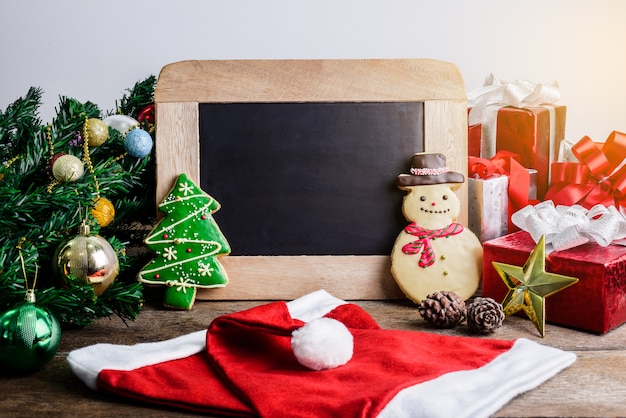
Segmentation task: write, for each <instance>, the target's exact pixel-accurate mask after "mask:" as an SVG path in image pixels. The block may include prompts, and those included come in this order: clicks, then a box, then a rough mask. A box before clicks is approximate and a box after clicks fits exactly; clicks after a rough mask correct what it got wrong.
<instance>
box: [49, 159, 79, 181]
mask: <svg viewBox="0 0 626 418" xmlns="http://www.w3.org/2000/svg"><path fill="white" fill-rule="evenodd" d="M84 172H85V167H84V166H83V162H82V161H81V160H80V159H79V158H78V157H75V156H73V155H69V154H65V155H61V156H59V157H57V158H55V159H54V161H53V163H52V175H53V176H54V178H55V179H56V180H57V181H58V182H60V183H63V182H71V181H76V180H78V179H79V178H81V177H82V175H83V173H84Z"/></svg>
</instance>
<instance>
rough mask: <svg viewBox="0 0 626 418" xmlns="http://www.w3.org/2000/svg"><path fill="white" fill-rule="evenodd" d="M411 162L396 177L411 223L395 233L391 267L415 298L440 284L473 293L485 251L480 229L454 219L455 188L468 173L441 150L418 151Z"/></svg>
mask: <svg viewBox="0 0 626 418" xmlns="http://www.w3.org/2000/svg"><path fill="white" fill-rule="evenodd" d="M411 165H412V167H411V173H410V174H401V175H400V176H398V178H397V179H396V185H397V186H398V187H399V188H400V189H402V190H405V191H407V192H408V193H407V195H406V196H405V197H404V201H403V204H402V212H403V214H404V216H405V218H406V219H407V220H408V221H409V222H411V223H410V224H409V225H408V226H407V227H406V228H405V229H404V230H403V231H402V232H400V234H399V235H398V237H397V239H396V242H395V244H394V247H393V249H392V254H391V273H392V275H393V277H394V279H395V281H396V283H397V284H398V286H399V287H400V289H401V290H402V291H403V292H404V294H405V295H406V296H407V297H408V298H409V299H411V300H413V301H414V302H416V303H420V302H421V301H422V300H423V299H425V298H426V297H427V296H428V295H429V294H431V293H434V292H438V291H442V290H445V291H449V292H454V293H456V294H457V295H459V296H460V297H462V298H463V299H469V298H470V297H471V296H472V295H473V294H474V293H475V292H476V290H477V289H478V284H479V282H480V278H481V275H482V254H483V252H482V246H481V244H480V241H479V240H478V238H477V237H476V235H474V233H473V232H472V231H470V230H469V229H467V228H464V227H463V225H461V224H459V223H457V222H456V220H457V218H458V216H459V213H460V210H461V204H460V202H459V199H458V197H457V196H456V194H455V193H454V190H456V189H457V188H458V187H460V185H461V184H462V183H463V182H464V181H465V177H464V176H463V175H462V174H460V173H455V172H453V171H450V170H448V168H447V167H446V158H445V156H444V155H443V154H431V153H420V154H415V155H414V156H413V157H412V159H411Z"/></svg>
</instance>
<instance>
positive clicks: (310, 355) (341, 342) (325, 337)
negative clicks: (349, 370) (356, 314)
mask: <svg viewBox="0 0 626 418" xmlns="http://www.w3.org/2000/svg"><path fill="white" fill-rule="evenodd" d="M291 348H292V349H293V353H294V354H295V356H296V358H297V359H298V362H300V364H302V365H303V366H305V367H308V368H309V369H313V370H325V369H332V368H335V367H338V366H341V365H344V364H346V363H347V362H348V361H349V360H350V359H351V358H352V351H353V348H354V339H353V338H352V334H351V333H350V331H349V330H348V328H346V326H345V325H344V324H343V323H341V322H339V321H337V320H335V319H332V318H318V319H314V320H312V321H310V322H307V323H306V324H305V325H304V326H303V327H302V328H300V329H297V330H295V331H294V332H293V334H292V338H291Z"/></svg>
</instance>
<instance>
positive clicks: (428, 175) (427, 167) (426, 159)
mask: <svg viewBox="0 0 626 418" xmlns="http://www.w3.org/2000/svg"><path fill="white" fill-rule="evenodd" d="M463 182H465V176H464V175H463V174H461V173H456V172H454V171H450V170H449V169H448V167H447V166H446V156H445V155H443V154H438V153H418V154H415V155H413V157H412V158H411V174H400V175H399V176H398V177H397V178H396V185H398V186H400V187H408V186H423V185H428V184H444V183H463Z"/></svg>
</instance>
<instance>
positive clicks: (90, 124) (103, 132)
mask: <svg viewBox="0 0 626 418" xmlns="http://www.w3.org/2000/svg"><path fill="white" fill-rule="evenodd" d="M83 138H84V140H86V141H87V144H88V145H89V146H90V147H99V146H100V145H102V144H104V143H105V142H106V140H107V139H109V127H108V126H107V124H106V123H104V122H103V121H101V120H100V119H97V118H90V119H87V121H86V122H85V126H84V127H83Z"/></svg>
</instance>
